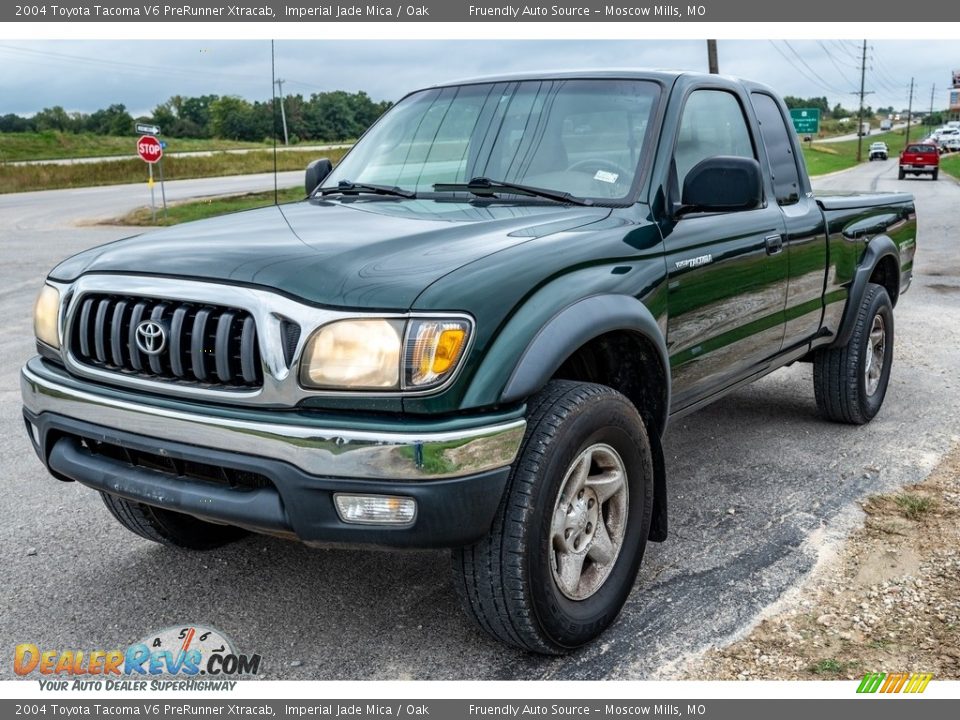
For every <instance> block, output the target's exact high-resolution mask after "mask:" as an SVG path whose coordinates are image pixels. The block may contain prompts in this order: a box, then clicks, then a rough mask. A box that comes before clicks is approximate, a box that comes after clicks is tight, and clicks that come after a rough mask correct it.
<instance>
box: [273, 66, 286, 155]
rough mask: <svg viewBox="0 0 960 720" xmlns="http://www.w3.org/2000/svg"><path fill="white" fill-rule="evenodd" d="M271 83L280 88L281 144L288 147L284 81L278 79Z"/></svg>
mask: <svg viewBox="0 0 960 720" xmlns="http://www.w3.org/2000/svg"><path fill="white" fill-rule="evenodd" d="M273 82H274V83H276V85H277V87H279V88H280V117H281V118H283V144H284V145H289V144H290V138H289V136H288V135H287V113H286V111H284V109H283V84H284V83H285V82H286V80H281V79H279V78H278V79H276V80H274V81H273ZM274 117H276V115H274Z"/></svg>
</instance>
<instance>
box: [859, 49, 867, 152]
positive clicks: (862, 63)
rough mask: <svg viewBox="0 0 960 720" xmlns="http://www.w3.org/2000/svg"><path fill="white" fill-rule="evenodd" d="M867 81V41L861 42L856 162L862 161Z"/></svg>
mask: <svg viewBox="0 0 960 720" xmlns="http://www.w3.org/2000/svg"><path fill="white" fill-rule="evenodd" d="M866 80H867V41H866V40H864V41H863V57H862V58H861V60H860V114H859V116H858V119H857V162H860V161H861V160H862V159H863V86H864V83H865V82H866Z"/></svg>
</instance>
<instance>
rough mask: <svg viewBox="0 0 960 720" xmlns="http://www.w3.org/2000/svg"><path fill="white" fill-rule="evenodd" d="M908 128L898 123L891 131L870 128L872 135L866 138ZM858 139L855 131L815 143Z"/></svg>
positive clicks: (904, 124)
mask: <svg viewBox="0 0 960 720" xmlns="http://www.w3.org/2000/svg"><path fill="white" fill-rule="evenodd" d="M906 126H907V124H906V123H898V124H896V125H894V126H893V127H892V128H891V129H889V130H881V129H880V128H879V127H874V128H870V133H869V134H868V135H866V136H865V137H869V136H870V135H883V134H884V133H888V132H893V131H894V130H899V129H900V128H905V127H906ZM914 127H919V126H917V125H914ZM856 139H857V133H856V131H854V132H852V133H849V134H847V135H834V136H833V137H828V138H824V139H823V140H816V141H815V142H817V143H835V142H846V141H848V140H856Z"/></svg>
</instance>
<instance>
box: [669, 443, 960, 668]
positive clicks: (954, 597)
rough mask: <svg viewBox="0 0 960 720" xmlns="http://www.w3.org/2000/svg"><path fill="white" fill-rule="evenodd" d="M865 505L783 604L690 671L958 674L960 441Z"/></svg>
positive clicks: (959, 630) (694, 664)
mask: <svg viewBox="0 0 960 720" xmlns="http://www.w3.org/2000/svg"><path fill="white" fill-rule="evenodd" d="M863 510H864V512H865V513H866V522H865V523H864V526H863V527H862V528H860V529H859V530H857V531H855V532H854V533H853V535H851V537H850V538H849V540H848V541H847V542H846V543H845V544H844V546H843V547H842V548H841V549H840V550H839V552H838V553H837V555H836V557H835V558H833V559H832V560H830V561H829V562H827V563H825V564H824V565H823V566H822V567H821V568H819V569H818V570H817V571H816V572H814V574H813V575H812V576H811V578H810V579H809V580H808V582H807V583H806V584H805V586H804V588H803V589H802V590H801V591H800V593H798V594H797V596H796V597H795V598H793V599H792V600H791V601H790V602H789V604H788V606H787V607H786V608H785V609H783V610H781V611H780V612H779V613H778V614H777V615H775V616H773V617H770V618H767V619H765V620H763V621H761V623H760V624H759V625H758V626H757V627H756V628H754V629H753V631H752V632H751V633H750V634H749V635H748V636H747V637H745V638H744V639H742V640H740V641H738V642H736V643H734V644H732V645H730V646H728V647H725V648H717V649H711V650H709V651H708V652H707V653H706V655H704V656H703V657H702V658H699V659H697V660H695V661H693V662H692V663H691V664H690V665H689V666H688V667H687V668H686V670H685V677H686V679H705V680H706V679H709V680H729V679H740V680H744V679H777V680H804V679H819V680H832V679H859V678H861V677H862V676H863V675H864V674H865V673H867V672H896V671H899V672H930V673H933V675H934V677H935V678H937V679H941V680H942V679H954V680H955V679H960V446H958V447H955V448H954V449H953V451H952V452H951V453H950V454H949V455H948V456H947V457H946V458H945V459H944V460H943V461H942V462H941V463H940V465H939V466H938V467H937V468H936V469H935V470H934V471H933V472H932V473H931V474H930V475H929V476H928V477H927V479H926V480H924V481H923V482H922V483H920V484H918V485H914V486H911V487H908V488H904V489H903V490H901V491H900V492H897V493H894V494H890V495H880V496H876V497H872V498H870V499H869V500H867V501H866V502H865V503H863Z"/></svg>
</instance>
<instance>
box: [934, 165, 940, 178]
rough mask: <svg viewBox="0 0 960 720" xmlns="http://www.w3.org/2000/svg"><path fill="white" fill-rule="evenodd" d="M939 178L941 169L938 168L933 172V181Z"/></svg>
mask: <svg viewBox="0 0 960 720" xmlns="http://www.w3.org/2000/svg"><path fill="white" fill-rule="evenodd" d="M938 177H940V169H939V168H937V169H936V170H934V171H933V179H934V180H936V179H937V178H938Z"/></svg>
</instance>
